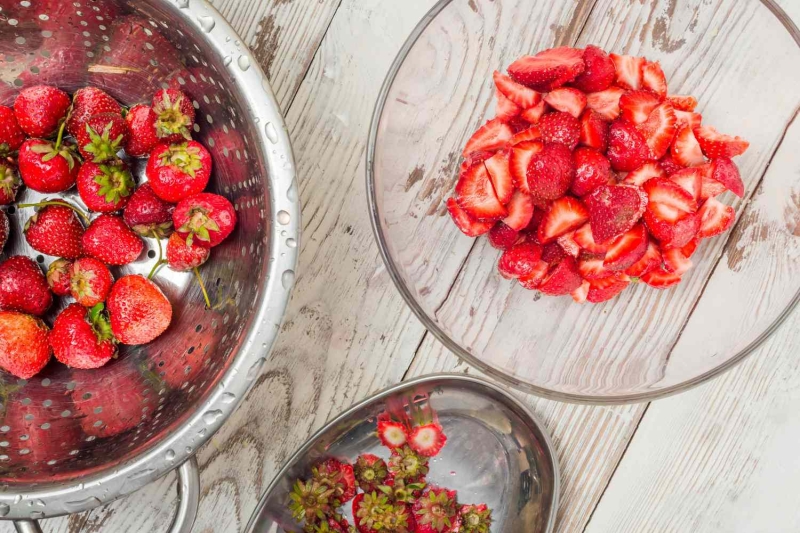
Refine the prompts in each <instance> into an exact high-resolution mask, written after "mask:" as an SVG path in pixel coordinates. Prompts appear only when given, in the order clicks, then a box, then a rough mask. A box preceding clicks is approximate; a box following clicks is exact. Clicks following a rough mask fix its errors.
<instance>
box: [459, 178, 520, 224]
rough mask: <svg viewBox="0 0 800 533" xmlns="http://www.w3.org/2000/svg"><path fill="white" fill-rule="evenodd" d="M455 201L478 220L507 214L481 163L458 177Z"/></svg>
mask: <svg viewBox="0 0 800 533" xmlns="http://www.w3.org/2000/svg"><path fill="white" fill-rule="evenodd" d="M456 201H457V202H458V205H459V207H461V209H463V210H464V211H466V212H467V213H469V214H470V215H471V216H472V217H474V218H476V219H478V220H490V219H498V218H503V217H505V216H506V215H507V214H508V213H507V212H506V209H505V207H503V204H501V203H500V201H499V200H498V199H497V195H496V194H495V192H494V187H493V186H492V180H491V179H490V178H489V172H487V170H486V166H484V164H483V163H478V164H477V165H474V166H473V167H472V168H469V169H467V171H466V172H464V173H463V174H461V177H460V178H458V183H457V184H456ZM487 231H488V230H487Z"/></svg>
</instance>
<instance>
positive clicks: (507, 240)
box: [489, 221, 519, 250]
mask: <svg viewBox="0 0 800 533" xmlns="http://www.w3.org/2000/svg"><path fill="white" fill-rule="evenodd" d="M518 239H519V232H518V231H517V230H515V229H513V228H510V227H508V225H506V224H504V223H503V221H500V222H497V223H496V224H495V225H494V226H492V229H491V230H489V244H491V245H492V247H493V248H497V249H498V250H508V249H509V248H511V247H512V246H514V244H516V242H517V240H518Z"/></svg>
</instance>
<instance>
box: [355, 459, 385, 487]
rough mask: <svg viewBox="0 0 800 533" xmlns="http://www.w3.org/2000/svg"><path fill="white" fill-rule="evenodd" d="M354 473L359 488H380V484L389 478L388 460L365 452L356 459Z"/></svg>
mask: <svg viewBox="0 0 800 533" xmlns="http://www.w3.org/2000/svg"><path fill="white" fill-rule="evenodd" d="M353 474H354V475H355V479H356V483H357V484H358V488H360V489H361V490H363V491H364V492H373V491H376V490H378V486H379V485H383V484H384V482H385V481H386V480H387V479H388V477H389V470H388V469H387V466H386V461H384V460H383V459H381V458H380V457H378V456H377V455H372V454H371V453H365V454H362V455H359V456H358V459H356V462H355V464H354V465H353Z"/></svg>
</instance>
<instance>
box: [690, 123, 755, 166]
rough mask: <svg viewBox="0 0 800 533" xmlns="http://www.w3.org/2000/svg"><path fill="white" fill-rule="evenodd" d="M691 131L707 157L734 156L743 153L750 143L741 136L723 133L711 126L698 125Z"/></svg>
mask: <svg viewBox="0 0 800 533" xmlns="http://www.w3.org/2000/svg"><path fill="white" fill-rule="evenodd" d="M693 131H694V136H695V137H696V138H697V142H698V143H699V144H700V148H701V149H702V150H703V153H704V154H705V155H706V157H708V158H709V159H719V158H720V157H736V156H737V155H742V154H743V153H745V152H746V151H747V149H748V148H749V147H750V143H749V142H747V141H745V140H744V139H742V138H741V137H731V136H730V135H724V134H722V133H720V132H718V131H717V130H716V129H715V128H714V127H713V126H700V127H699V128H694V130H693Z"/></svg>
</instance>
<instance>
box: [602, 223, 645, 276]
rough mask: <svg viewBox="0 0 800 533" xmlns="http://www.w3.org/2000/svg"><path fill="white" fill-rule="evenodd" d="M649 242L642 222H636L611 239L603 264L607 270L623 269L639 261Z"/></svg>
mask: <svg viewBox="0 0 800 533" xmlns="http://www.w3.org/2000/svg"><path fill="white" fill-rule="evenodd" d="M649 242H650V239H649V237H648V236H647V228H645V227H644V224H641V223H640V224H636V225H635V226H634V227H633V228H631V229H630V230H629V231H627V232H626V233H623V234H622V235H620V236H619V237H617V238H615V239H614V240H613V241H611V244H609V246H608V252H606V256H605V260H604V261H603V266H605V267H606V268H607V269H609V270H615V271H616V270H625V269H626V268H628V267H630V266H632V265H634V264H635V263H636V262H637V261H639V260H640V259H641V258H642V257H644V254H645V253H646V252H647V245H648V243H649Z"/></svg>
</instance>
